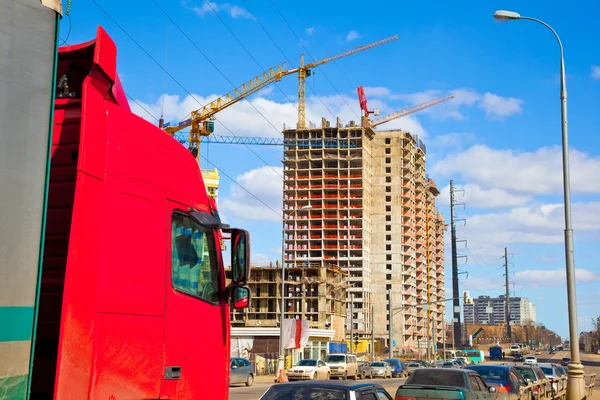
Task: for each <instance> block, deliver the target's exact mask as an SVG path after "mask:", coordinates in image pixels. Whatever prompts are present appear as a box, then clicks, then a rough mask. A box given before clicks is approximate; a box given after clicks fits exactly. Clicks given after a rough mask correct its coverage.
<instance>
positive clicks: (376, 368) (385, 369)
mask: <svg viewBox="0 0 600 400" xmlns="http://www.w3.org/2000/svg"><path fill="white" fill-rule="evenodd" d="M392 375H393V371H392V367H391V366H390V364H389V363H387V362H385V361H373V362H372V363H371V366H370V367H369V378H370V379H373V378H379V377H383V379H385V378H390V379H392Z"/></svg>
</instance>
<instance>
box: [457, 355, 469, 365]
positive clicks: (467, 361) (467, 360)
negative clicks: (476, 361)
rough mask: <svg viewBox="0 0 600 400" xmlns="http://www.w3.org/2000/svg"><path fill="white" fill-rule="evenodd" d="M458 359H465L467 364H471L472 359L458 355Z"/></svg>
mask: <svg viewBox="0 0 600 400" xmlns="http://www.w3.org/2000/svg"><path fill="white" fill-rule="evenodd" d="M456 359H457V360H462V361H464V362H465V365H469V364H471V360H469V359H468V358H467V357H456Z"/></svg>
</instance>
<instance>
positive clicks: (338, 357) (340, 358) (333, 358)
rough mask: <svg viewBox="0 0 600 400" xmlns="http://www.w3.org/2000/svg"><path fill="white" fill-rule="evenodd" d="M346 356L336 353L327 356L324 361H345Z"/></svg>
mask: <svg viewBox="0 0 600 400" xmlns="http://www.w3.org/2000/svg"><path fill="white" fill-rule="evenodd" d="M345 361H346V356H344V355H336V356H327V358H326V359H325V362H330V363H337V362H345Z"/></svg>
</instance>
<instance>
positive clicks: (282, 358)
mask: <svg viewBox="0 0 600 400" xmlns="http://www.w3.org/2000/svg"><path fill="white" fill-rule="evenodd" d="M311 208H312V206H311V205H310V204H309V205H306V206H303V207H301V208H300V210H310V209H311ZM298 210H299V209H294V210H293V211H292V212H291V213H290V217H292V216H293V215H295V214H296V211H298ZM283 219H284V220H283V226H282V227H281V228H282V229H281V310H280V314H281V315H280V317H279V318H280V321H279V359H278V360H277V379H279V377H280V376H281V371H283V370H284V369H285V367H284V361H285V349H284V347H283V320H284V319H285V267H284V264H285V261H284V260H285V216H284V218H283Z"/></svg>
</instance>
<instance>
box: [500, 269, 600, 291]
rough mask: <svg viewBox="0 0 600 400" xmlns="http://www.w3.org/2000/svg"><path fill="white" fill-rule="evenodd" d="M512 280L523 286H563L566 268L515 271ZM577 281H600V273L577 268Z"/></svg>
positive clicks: (580, 282) (578, 282) (579, 282)
mask: <svg viewBox="0 0 600 400" xmlns="http://www.w3.org/2000/svg"><path fill="white" fill-rule="evenodd" d="M512 281H513V282H515V285H517V286H521V287H533V286H563V287H564V285H565V282H566V272H565V269H564V268H561V269H555V270H542V269H540V270H535V269H532V270H525V271H519V272H517V273H515V275H514V277H513V278H512ZM575 281H576V282H577V284H582V283H591V282H600V274H599V273H597V272H594V271H590V270H588V269H580V268H577V269H575Z"/></svg>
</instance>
